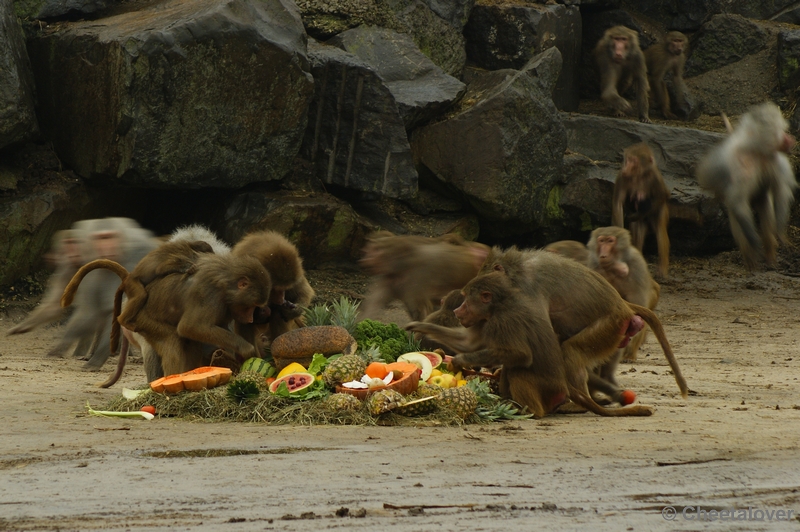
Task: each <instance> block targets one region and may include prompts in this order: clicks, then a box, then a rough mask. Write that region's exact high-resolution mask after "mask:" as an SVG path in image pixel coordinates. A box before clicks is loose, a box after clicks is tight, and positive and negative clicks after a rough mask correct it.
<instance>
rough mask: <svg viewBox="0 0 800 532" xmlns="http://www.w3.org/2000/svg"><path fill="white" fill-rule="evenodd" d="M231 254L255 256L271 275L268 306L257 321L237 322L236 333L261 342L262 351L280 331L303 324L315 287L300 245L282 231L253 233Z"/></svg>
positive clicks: (262, 310)
mask: <svg viewBox="0 0 800 532" xmlns="http://www.w3.org/2000/svg"><path fill="white" fill-rule="evenodd" d="M231 253H232V254H233V255H234V256H237V257H241V256H249V257H253V258H255V259H256V260H258V262H260V263H261V265H262V266H264V268H265V269H266V270H267V271H268V272H269V274H270V277H271V278H272V283H273V285H272V292H271V293H270V298H269V306H268V307H265V308H263V309H260V313H259V314H260V315H259V316H258V317H257V319H256V322H254V323H251V324H242V323H237V325H236V330H237V332H238V333H239V334H240V335H242V337H243V338H245V339H247V340H248V341H251V342H253V343H255V344H256V345H259V351H260V352H261V350H262V348H263V347H264V346H266V345H268V344H270V343H271V342H272V341H273V340H274V339H275V338H277V337H278V336H280V335H281V334H283V333H285V332H288V331H290V330H292V329H296V328H298V327H302V326H303V325H304V322H303V318H302V316H303V311H304V309H305V308H306V307H308V306H309V304H310V303H311V300H312V299H313V298H314V289H313V288H311V285H310V284H309V282H308V280H307V279H306V273H305V270H303V261H302V259H301V258H300V253H299V252H298V251H297V247H295V245H294V244H292V243H291V242H289V240H288V239H287V238H286V237H284V236H283V235H281V234H280V233H277V232H275V231H257V232H254V233H250V234H248V235H246V236H245V237H244V238H242V239H241V240H240V241H239V242H238V243H237V244H236V245H235V246H234V247H233V250H231ZM262 354H263V353H262Z"/></svg>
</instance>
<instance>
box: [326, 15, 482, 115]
mask: <svg viewBox="0 0 800 532" xmlns="http://www.w3.org/2000/svg"><path fill="white" fill-rule="evenodd" d="M327 44H331V45H333V46H338V47H339V48H341V49H343V50H345V51H347V52H350V53H351V54H353V55H355V56H357V57H358V58H359V59H361V60H362V61H364V62H365V63H367V64H368V65H369V66H370V67H372V68H373V69H374V70H375V71H376V72H377V73H378V75H379V76H380V77H381V78H382V79H383V81H384V82H385V83H386V86H387V87H388V88H389V90H390V91H391V93H392V95H393V96H394V99H395V101H396V102H397V108H398V110H399V111H400V116H402V117H403V122H404V123H405V125H406V129H408V130H411V129H413V128H414V127H415V126H417V125H419V124H420V123H423V122H427V121H428V120H430V119H431V118H434V117H435V116H437V115H439V114H441V113H442V112H443V111H444V110H445V109H447V108H448V107H450V105H451V104H452V103H453V102H455V101H456V100H458V99H459V98H460V97H461V96H462V95H463V94H464V91H465V90H466V86H465V85H464V84H463V83H461V82H460V81H459V80H457V79H456V78H454V77H453V76H450V75H449V74H446V73H445V72H444V71H442V69H440V68H439V67H438V66H436V65H435V64H434V62H433V61H431V60H430V59H428V58H427V57H426V56H425V55H424V54H423V53H422V52H420V51H419V48H417V45H416V44H414V41H413V40H412V39H411V37H409V36H408V35H404V34H401V33H397V32H396V31H393V30H387V29H384V28H374V27H366V26H362V27H359V28H355V29H352V30H348V31H345V32H342V33H340V34H339V35H337V36H336V37H334V38H333V39H331V40H329V41H328V42H327Z"/></svg>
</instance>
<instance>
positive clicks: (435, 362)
mask: <svg viewBox="0 0 800 532" xmlns="http://www.w3.org/2000/svg"><path fill="white" fill-rule="evenodd" d="M420 353H422V354H423V355H425V356H426V357H428V360H430V361H431V366H433V367H434V368H436V367H438V366H439V364H441V363H442V360H443V359H442V355H440V354H439V353H435V352H433V351H420Z"/></svg>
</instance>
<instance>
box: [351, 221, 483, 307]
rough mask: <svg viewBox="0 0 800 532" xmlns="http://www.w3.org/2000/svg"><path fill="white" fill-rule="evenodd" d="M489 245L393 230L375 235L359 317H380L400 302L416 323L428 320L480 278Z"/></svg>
mask: <svg viewBox="0 0 800 532" xmlns="http://www.w3.org/2000/svg"><path fill="white" fill-rule="evenodd" d="M488 253H489V248H488V246H485V245H483V244H479V243H477V242H468V241H465V240H464V239H463V238H461V237H460V236H458V235H454V234H449V235H444V236H441V237H437V238H429V237H424V236H415V235H404V236H396V235H393V234H392V233H389V232H388V231H381V232H378V233H375V234H373V235H370V237H369V239H368V242H367V245H366V246H364V256H363V258H362V259H361V260H360V261H359V264H360V265H361V266H362V267H363V268H364V270H365V271H366V272H367V273H369V274H370V275H371V276H372V280H371V282H370V287H369V289H368V290H367V295H366V297H365V298H364V300H363V301H362V303H361V309H360V312H359V318H361V319H366V318H374V317H375V315H376V314H377V313H378V311H380V309H382V308H384V307H385V306H386V305H388V304H389V303H390V302H391V301H393V300H395V299H399V300H400V301H402V302H403V304H404V306H405V308H406V311H407V312H408V314H409V315H410V316H411V319H413V320H423V319H425V316H427V315H428V314H430V313H431V312H432V311H433V309H434V308H435V306H436V305H437V304H438V303H439V300H440V299H441V298H442V297H444V296H445V295H447V293H448V292H450V291H451V290H455V289H460V288H461V287H463V286H464V285H465V284H466V283H467V281H469V280H470V279H472V278H473V277H475V274H476V273H478V270H479V269H480V267H481V264H483V261H484V259H486V255H487V254H488Z"/></svg>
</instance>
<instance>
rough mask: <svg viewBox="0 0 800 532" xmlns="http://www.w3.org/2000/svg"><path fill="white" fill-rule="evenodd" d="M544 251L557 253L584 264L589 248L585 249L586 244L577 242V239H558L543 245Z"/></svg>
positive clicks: (587, 257)
mask: <svg viewBox="0 0 800 532" xmlns="http://www.w3.org/2000/svg"><path fill="white" fill-rule="evenodd" d="M544 250H545V251H549V252H550V253H558V254H559V255H561V256H562V257H567V258H568V259H572V260H574V261H577V262H580V263H581V264H586V261H587V260H589V250H588V249H586V244H584V243H583V242H578V241H577V240H559V241H558V242H552V243H550V244H547V245H546V246H545V247H544Z"/></svg>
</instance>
